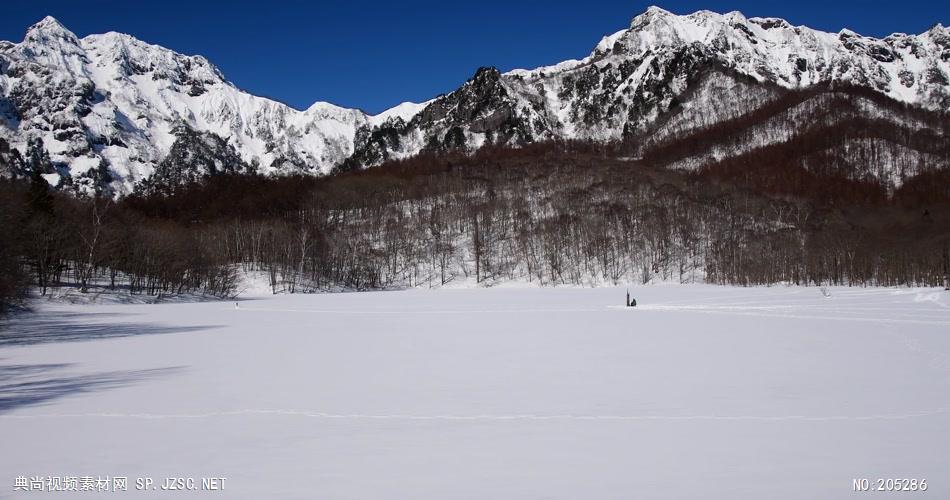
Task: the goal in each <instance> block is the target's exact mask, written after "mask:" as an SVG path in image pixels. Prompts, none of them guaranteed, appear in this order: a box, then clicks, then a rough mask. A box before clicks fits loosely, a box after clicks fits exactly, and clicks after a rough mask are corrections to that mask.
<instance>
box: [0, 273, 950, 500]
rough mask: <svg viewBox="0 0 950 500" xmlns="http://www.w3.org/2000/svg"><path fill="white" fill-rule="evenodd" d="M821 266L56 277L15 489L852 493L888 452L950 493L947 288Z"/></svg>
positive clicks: (503, 494)
mask: <svg viewBox="0 0 950 500" xmlns="http://www.w3.org/2000/svg"><path fill="white" fill-rule="evenodd" d="M829 290H830V296H829V297H825V296H823V295H822V294H821V293H820V292H819V290H818V289H815V288H798V287H773V288H732V287H715V286H706V285H688V286H680V285H659V286H647V287H631V289H630V291H631V294H632V295H633V296H634V297H635V298H636V299H637V301H638V302H639V306H638V307H636V308H624V307H622V305H621V304H622V303H623V300H624V293H625V290H624V289H623V288H596V289H584V288H556V289H538V288H532V289H528V288H525V289H518V288H504V289H474V290H473V289H458V290H445V289H443V290H436V291H430V290H409V291H398V292H375V293H339V294H318V295H279V296H267V295H260V296H254V297H247V298H245V299H243V300H240V301H239V302H238V305H239V306H238V307H236V306H235V303H234V302H204V303H169V304H134V305H116V304H111V305H63V304H51V303H41V304H38V305H37V308H38V309H37V311H36V313H35V314H31V315H21V316H18V317H16V318H14V319H13V320H12V321H10V322H9V324H8V325H6V326H5V328H4V329H3V330H0V442H2V443H3V453H0V477H2V478H3V481H4V482H5V483H6V484H5V485H4V486H3V487H2V488H3V489H2V490H0V491H2V493H0V496H7V495H11V494H12V493H11V491H12V490H11V488H12V484H13V481H14V478H15V477H16V476H20V475H23V476H33V475H43V476H45V475H60V476H62V475H69V476H84V475H91V476H99V475H103V476H104V475H111V476H127V477H129V478H132V479H130V481H133V480H134V478H137V477H151V478H155V479H156V481H161V480H162V479H163V478H165V477H195V478H200V477H208V476H217V477H226V478H227V479H226V481H225V491H224V492H223V494H222V493H221V492H217V493H211V492H194V493H193V494H191V496H192V497H204V496H208V497H212V496H216V497H217V498H239V499H240V498H254V499H258V498H281V499H292V498H332V499H367V498H373V499H388V498H393V499H404V498H413V499H430V498H431V499H443V498H455V499H468V498H470V499H485V498H518V499H521V498H549V499H561V498H563V499H577V498H597V499H608V498H617V499H628V498H647V499H653V498H662V499H682V498H704V499H735V498H772V499H795V500H798V499H802V498H822V499H839V498H854V497H855V495H857V494H856V493H853V492H852V491H851V490H852V480H853V479H854V478H871V479H872V480H873V479H874V478H878V477H880V478H903V477H907V478H911V477H913V478H925V479H927V481H928V485H929V489H928V491H927V492H925V493H906V495H912V496H914V497H915V498H918V497H919V498H946V497H947V496H948V495H950V481H948V480H950V471H948V469H947V467H946V464H947V463H950V433H947V432H946V430H947V428H948V426H950V295H948V292H945V291H942V290H936V289H884V288H830V289H829ZM130 486H131V484H130ZM159 493H161V492H159ZM12 495H13V496H12V497H10V498H19V496H17V495H16V494H12ZM77 495H81V494H77ZM864 495H867V493H864ZM882 495H887V494H886V493H882ZM32 496H36V494H33V495H32ZM59 496H60V497H63V498H67V497H69V495H68V494H60V495H59ZM139 496H146V495H144V494H142V493H141V492H135V491H131V492H129V493H127V494H126V495H124V497H130V498H137V497H139ZM152 496H154V495H152ZM23 497H24V498H26V497H30V495H23Z"/></svg>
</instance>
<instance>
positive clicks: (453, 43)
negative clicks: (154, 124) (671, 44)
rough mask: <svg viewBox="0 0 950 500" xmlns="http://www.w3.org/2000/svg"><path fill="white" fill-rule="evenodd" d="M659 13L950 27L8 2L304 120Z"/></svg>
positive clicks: (517, 9)
mask: <svg viewBox="0 0 950 500" xmlns="http://www.w3.org/2000/svg"><path fill="white" fill-rule="evenodd" d="M654 3H655V4H657V5H659V6H660V7H663V8H665V9H667V10H670V11H672V12H675V13H678V14H684V13H689V12H693V11H696V10H700V9H709V10H713V11H718V12H727V11H731V10H739V11H741V12H743V13H744V14H745V15H747V16H749V17H753V16H763V17H765V16H772V17H783V18H785V19H787V20H788V21H790V22H791V23H792V24H805V25H808V26H811V27H813V28H818V29H822V30H825V31H833V32H837V31H838V30H840V29H841V28H850V29H852V30H854V31H857V32H858V33H862V34H866V35H874V36H883V35H886V34H889V33H891V32H895V31H902V32H907V33H920V32H922V31H925V30H927V29H928V28H929V27H930V26H932V25H933V24H934V23H937V22H941V23H943V24H944V25H945V26H946V25H948V24H950V2H948V1H945V0H944V1H937V0H889V1H878V0H869V1H853V0H852V1H834V0H823V1H815V0H799V1H785V2H762V1H754V0H734V1H727V0H697V1H687V0H670V1H660V0H655V1H653V2H649V1H646V2H640V1H630V0H626V1H616V0H585V1H573V2H566V1H557V0H552V1H544V2H541V1H518V0H479V1H465V2H456V1H452V0H443V1H439V2H435V1H431V0H392V1H385V2H368V1H359V0H342V1H325V2H304V1H300V2H290V1H281V0H271V1H267V2H248V1H243V0H233V1H230V2H223V1H220V2H219V1H210V0H209V1H204V0H188V1H181V0H156V1H151V2H149V1H144V2H138V1H128V0H125V1H98V0H88V1H77V0H65V1H61V0H52V1H43V0H32V1H26V0H3V6H2V7H0V12H2V15H0V39H3V40H11V41H16V42H18V41H20V40H22V38H23V33H24V31H25V30H26V28H27V27H28V26H30V25H31V24H33V23H35V22H36V21H38V20H39V19H41V18H42V17H44V16H46V15H52V16H54V17H56V18H57V19H59V20H60V21H61V22H62V23H63V24H65V25H66V27H67V28H69V29H71V30H72V31H73V32H75V33H76V34H77V35H79V36H85V35H87V34H90V33H103V32H106V31H120V32H123V33H129V34H131V35H134V36H135V37H137V38H140V39H142V40H145V41H147V42H150V43H156V44H159V45H163V46H165V47H168V48H171V49H173V50H176V51H178V52H182V53H185V54H201V55H204V56H206V57H207V58H208V59H209V60H211V62H212V63H214V64H216V65H217V66H218V67H219V68H221V70H222V71H223V72H224V74H225V76H226V77H227V78H228V79H230V80H231V81H233V82H234V83H235V84H236V85H238V86H239V87H241V88H243V89H245V90H248V91H249V92H252V93H254V94H258V95H264V96H268V97H271V98H274V99H278V100H280V101H283V102H286V103H287V104H290V105H292V106H294V107H297V108H306V107H308V106H309V105H310V104H311V103H313V102H314V101H318V100H322V101H330V102H333V103H336V104H339V105H342V106H348V107H357V108H362V109H364V110H365V111H368V112H371V113H375V112H379V111H382V110H383V109H385V108H388V107H390V106H393V105H395V104H398V103H399V102H401V101H404V100H412V101H422V100H425V99H428V98H431V97H433V96H435V95H438V94H439V93H442V92H448V91H451V90H452V89H454V88H455V87H457V86H458V85H459V84H460V83H462V82H464V81H465V80H466V79H467V78H468V77H469V76H471V75H472V74H473V73H474V71H475V69H476V68H478V67H479V66H496V67H498V68H499V69H501V70H508V69H513V68H530V67H535V66H540V65H544V64H552V63H555V62H558V61H561V60H564V59H570V58H580V57H583V56H585V55H587V54H588V53H589V52H590V51H591V49H592V48H593V47H594V45H596V43H597V41H598V40H599V39H600V37H602V36H603V35H606V34H609V33H613V32H615V31H617V30H620V29H623V28H626V27H627V26H628V24H629V22H630V19H631V18H632V17H633V16H635V15H637V14H639V13H641V12H643V11H644V10H645V9H646V7H647V6H649V5H651V4H654Z"/></svg>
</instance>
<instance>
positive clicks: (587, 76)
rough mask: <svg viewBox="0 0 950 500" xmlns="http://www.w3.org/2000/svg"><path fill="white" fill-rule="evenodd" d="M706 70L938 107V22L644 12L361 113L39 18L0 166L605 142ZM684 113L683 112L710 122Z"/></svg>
mask: <svg viewBox="0 0 950 500" xmlns="http://www.w3.org/2000/svg"><path fill="white" fill-rule="evenodd" d="M709 70H727V71H731V72H734V73H736V74H740V75H744V76H748V77H751V78H752V79H753V80H754V81H755V82H759V83H762V84H764V85H772V86H775V87H777V88H801V87H807V86H810V85H814V84H818V83H829V82H844V83H848V84H853V85H859V86H863V87H867V88H871V89H874V90H875V91H878V92H881V93H883V94H885V95H887V96H890V97H891V98H894V99H896V100H898V101H902V102H906V103H911V104H915V105H919V106H921V107H924V108H928V109H933V110H941V111H946V110H950V84H948V82H950V76H948V75H950V31H948V29H947V28H945V27H943V26H941V25H939V24H938V25H935V26H934V27H933V28H931V29H930V30H928V31H927V32H925V33H922V34H919V35H906V34H894V35H891V36H888V37H886V38H884V39H875V38H870V37H863V36H861V35H858V34H857V33H854V32H852V31H849V30H842V31H841V32H839V33H836V34H833V33H824V32H820V31H816V30H812V29H809V28H807V27H802V26H791V25H790V24H789V23H787V22H786V21H783V20H781V19H775V18H746V17H744V16H743V15H742V14H740V13H738V12H731V13H728V14H716V13H713V12H709V11H700V12H696V13H693V14H690V15H684V16H679V15H675V14H672V13H670V12H667V11H665V10H663V9H660V8H657V7H651V8H650V9H648V10H647V11H646V12H645V13H643V14H641V15H639V16H637V17H635V18H634V19H633V21H632V22H631V24H630V27H629V28H628V29H625V30H622V31H619V32H617V33H615V34H613V35H610V36H608V37H605V38H604V39H602V40H601V41H600V43H598V44H597V45H596V47H595V48H594V50H593V52H592V53H591V54H590V55H589V56H588V57H586V58H584V59H582V60H569V61H565V62H561V63H559V64H555V65H552V66H545V67H541V68H536V69H533V70H514V71H509V72H507V73H501V72H499V71H498V70H496V69H494V68H490V67H486V68H481V69H479V70H478V71H477V72H476V74H475V76H473V77H472V79H471V80H469V81H468V82H466V83H465V84H464V85H462V86H461V87H460V88H459V89H457V90H455V91H453V92H450V93H448V94H445V95H442V96H439V97H437V98H435V99H433V100H431V101H428V102H426V103H422V104H415V103H403V104H400V105H398V106H396V107H394V108H393V109H391V110H388V111H384V112H383V113H380V114H379V115H377V116H368V115H366V114H365V113H363V112H362V111H359V110H355V109H346V108H341V107H338V106H334V105H332V104H329V103H324V102H318V103H316V104H314V105H313V106H311V107H310V108H308V109H307V110H304V111H300V110H296V109H293V108H291V107H289V106H286V105H284V104H282V103H279V102H275V101H272V100H269V99H266V98H262V97H257V96H253V95H251V94H248V93H246V92H243V91H241V90H240V89H238V88H237V87H235V86H234V85H233V84H232V83H230V82H228V81H227V80H226V79H225V78H224V76H223V75H222V74H221V72H220V71H218V70H217V68H215V67H214V66H213V65H212V64H211V63H210V62H209V61H207V60H206V59H204V58H203V57H200V56H185V55H182V54H178V53H176V52H173V51H171V50H168V49H165V48H163V47H159V46H156V45H150V44H147V43H145V42H142V41H140V40H137V39H135V38H133V37H131V36H128V35H123V34H119V33H107V34H104V35H90V36H87V37H85V38H82V39H80V38H77V37H76V36H75V35H74V34H73V33H72V32H70V31H69V30H68V29H66V28H65V27H63V26H62V25H61V24H60V23H59V22H57V21H56V20H55V19H53V18H46V19H44V20H42V21H41V22H39V23H37V24H36V25H34V26H32V27H31V28H30V29H29V30H28V32H27V34H26V37H25V38H24V40H23V41H22V42H20V43H10V42H0V141H2V142H0V170H3V169H6V170H7V172H6V175H10V174H11V173H12V174H19V175H25V174H26V173H28V172H31V171H40V172H41V173H42V174H44V175H45V176H46V178H47V180H48V181H50V182H51V183H52V184H58V185H60V186H71V187H72V188H73V189H75V190H77V191H80V192H90V191H96V190H106V191H108V190H113V191H114V192H116V193H117V194H120V195H121V194H124V193H128V192H130V191H131V190H132V189H133V188H134V187H135V186H136V185H137V184H138V183H141V182H142V181H144V180H147V179H149V178H150V177H152V176H153V174H156V173H157V174H158V175H157V179H158V180H161V181H162V182H166V183H177V182H187V181H189V180H192V179H194V178H198V177H201V176H203V175H207V174H214V173H217V172H222V171H254V172H259V173H263V174H267V175H281V174H291V173H305V174H323V173H327V172H329V171H331V170H332V169H333V168H335V167H343V168H345V169H356V168H365V167H367V166H372V165H377V164H379V163H381V162H382V161H384V160H386V159H390V158H403V157H407V156H411V155H415V154H417V153H419V152H420V151H423V150H438V149H457V148H461V149H467V150H472V149H475V148H478V147H480V146H482V145H484V144H488V143H495V144H512V145H517V144H523V143H528V142H536V141H542V140H549V139H556V138H564V139H592V140H615V139H620V138H623V137H627V136H630V135H631V134H641V133H644V132H645V131H647V130H649V129H650V128H651V127H652V126H653V125H654V124H655V123H656V122H657V119H658V118H660V117H663V116H664V115H665V114H666V113H667V111H668V110H669V109H670V108H671V107H672V106H674V105H675V104H676V103H678V99H679V97H680V96H681V95H683V94H684V92H686V91H687V90H688V89H689V87H690V85H691V84H692V83H694V81H695V77H696V75H699V74H703V73H705V72H707V71H709ZM703 100H704V99H703V96H698V97H696V96H694V99H693V101H694V102H699V103H701V102H703ZM740 104H741V103H740ZM711 107H712V105H711V106H710V108H711ZM699 108H702V106H699ZM699 108H697V107H695V106H694V109H693V114H694V115H697V116H705V117H707V119H709V118H710V117H713V118H714V117H716V116H719V115H720V114H721V113H719V112H718V110H716V111H713V110H712V109H708V110H703V109H699ZM729 113H730V111H729V110H728V109H727V110H726V111H725V114H726V115H728V114H729ZM176 143H177V144H178V147H177V148H176V147H175V145H176ZM194 146H197V148H196V147H194ZM11 148H12V150H13V151H16V154H17V155H18V156H17V157H15V158H14V157H13V156H14V155H13V154H12V153H7V150H8V149H11ZM8 157H9V158H8ZM225 160H227V161H225ZM4 165H5V166H4ZM0 173H3V172H0Z"/></svg>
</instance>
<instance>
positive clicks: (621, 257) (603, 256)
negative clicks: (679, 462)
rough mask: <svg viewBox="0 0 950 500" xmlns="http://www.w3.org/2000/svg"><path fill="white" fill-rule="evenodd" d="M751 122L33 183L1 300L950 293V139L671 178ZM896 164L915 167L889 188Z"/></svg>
mask: <svg viewBox="0 0 950 500" xmlns="http://www.w3.org/2000/svg"><path fill="white" fill-rule="evenodd" d="M859 97H861V98H866V96H863V95H862V96H859ZM789 99H792V98H789ZM795 99H799V100H801V98H800V97H795ZM831 102H832V103H833V102H834V101H831ZM770 106H772V107H774V109H775V110H778V109H781V108H782V106H778V105H775V104H774V103H773V104H770ZM842 106H844V105H842ZM785 107H787V106H785ZM845 108H846V106H845V107H842V108H841V109H845ZM771 109H772V108H769V109H768V110H766V111H769V110H771ZM838 111H840V109H839V110H838ZM757 112H758V113H765V111H761V110H759V111H757ZM769 112H770V113H771V111H769ZM832 112H835V111H834V110H832ZM765 114H768V113H765ZM912 118H914V119H916V120H932V119H933V117H932V116H930V115H921V116H920V117H912ZM754 123H756V122H754V121H750V120H746V119H736V120H732V121H730V122H728V123H722V124H718V125H715V126H710V127H705V128H702V129H699V130H697V131H696V132H694V133H693V134H692V135H690V136H689V137H685V138H681V139H680V142H679V144H678V145H677V144H674V143H671V142H668V141H667V142H664V143H662V144H659V145H656V146H655V147H654V149H652V150H650V151H647V152H646V154H644V155H642V156H641V157H640V158H638V159H631V158H629V157H627V156H626V154H627V153H626V151H628V150H629V149H630V148H629V146H628V145H602V144H590V143H580V142H577V143H545V144H535V145H528V146H525V147H521V148H516V149H512V148H503V147H491V146H489V147H486V148H483V149H481V150H479V151H478V152H476V153H473V154H461V153H452V152H441V153H426V154H422V155H420V156H418V157H415V158H412V159H408V160H402V161H396V162H390V163H388V164H386V165H384V166H382V167H379V168H373V169H369V170H364V171H358V172H352V173H346V174H340V175H335V176H331V177H326V178H301V177H291V178H277V179H273V178H263V177H258V176H253V175H243V174H229V175H220V176H214V177H208V178H206V179H204V180H203V181H202V182H198V183H194V184H189V185H186V186H180V187H177V188H176V189H174V190H170V191H167V192H164V193H162V194H152V195H148V196H146V195H137V196H130V197H127V198H124V199H122V200H119V201H113V200H108V199H80V198H75V197H72V196H66V195H62V194H57V193H53V192H50V190H49V189H48V186H46V185H45V182H44V181H43V179H42V177H41V176H39V175H35V176H34V177H33V178H32V180H31V181H30V182H19V183H16V182H12V181H10V182H5V183H3V184H0V190H2V192H0V224H2V228H3V236H2V238H0V275H2V280H0V298H2V302H3V304H4V305H5V307H8V306H9V305H11V304H15V303H16V302H17V300H18V298H19V297H22V295H23V286H24V285H25V284H27V283H30V284H32V285H33V286H35V287H36V288H37V290H38V291H39V293H47V291H48V290H49V289H50V288H52V287H64V286H65V287H72V288H74V289H76V290H78V291H80V292H87V291H89V290H91V289H100V290H101V289H112V290H124V291H127V292H128V293H131V294H140V295H150V296H157V295H162V294H181V293H196V294H209V295H215V296H228V295H231V294H233V293H234V292H235V291H236V288H235V287H236V280H237V275H238V273H239V272H240V271H242V270H243V271H253V272H260V273H262V274H263V275H265V276H267V277H268V279H269V280H270V284H271V287H272V288H273V290H274V291H275V292H278V291H287V292H304V291H316V290H327V289H340V288H346V289H372V288H382V287H415V286H426V287H438V286H443V285H446V284H448V283H451V282H455V281H460V280H466V281H469V282H471V283H477V284H483V285H490V284H493V283H497V282H500V281H508V280H522V281H528V282H532V283H537V284H538V285H557V284H598V283H608V284H613V283H631V282H635V283H647V282H651V281H657V280H663V281H676V282H699V281H705V282H711V283H722V284H740V285H756V284H774V283H782V282H787V283H794V284H838V285H869V284H875V285H929V286H946V285H947V284H948V274H950V168H948V162H947V158H948V152H950V146H948V139H947V136H946V135H945V134H944V135H939V134H937V135H934V134H933V133H931V132H926V133H917V134H914V133H909V132H908V130H907V128H902V127H900V126H895V125H893V123H890V122H886V121H882V120H871V119H867V120H863V121H862V120H858V121H853V122H850V123H849V124H847V125H839V124H835V125H834V126H821V124H820V123H819V124H817V125H815V126H813V127H806V128H803V129H801V130H800V133H799V134H798V135H796V136H795V137H793V138H792V139H790V140H787V141H783V142H778V143H775V144H766V145H764V146H761V147H756V148H752V149H749V150H748V151H745V152H742V153H741V154H737V155H732V156H727V157H725V158H722V159H718V160H716V159H712V160H705V161H704V162H703V163H702V165H701V166H700V167H699V168H694V169H688V170H681V169H671V168H667V165H668V164H669V163H670V162H672V161H675V160H676V159H677V158H681V157H683V156H687V155H691V154H695V152H696V151H701V150H703V148H708V147H709V145H710V144H716V143H721V142H724V141H728V140H730V138H731V137H733V136H734V135H735V134H737V133H739V131H741V130H746V129H748V127H750V126H752V124H754ZM927 134H930V135H927ZM895 161H903V162H905V163H906V164H907V165H909V166H907V165H905V166H904V167H902V169H899V170H898V174H897V175H888V174H885V173H882V172H884V171H885V170H887V169H890V171H893V170H894V164H893V162H895ZM888 162H890V163H888Z"/></svg>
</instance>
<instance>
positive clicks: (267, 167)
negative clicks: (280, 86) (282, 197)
mask: <svg viewBox="0 0 950 500" xmlns="http://www.w3.org/2000/svg"><path fill="white" fill-rule="evenodd" d="M417 109H418V105H414V104H411V103H406V104H403V105H400V106H397V107H396V108H394V109H392V110H389V111H387V112H385V113H382V114H381V115H379V116H376V117H373V116H369V115H367V114H365V113H363V112H362V111H360V110H356V109H347V108H342V107H339V106H335V105H333V104H329V103H325V102H318V103H316V104H314V105H313V106H311V107H310V108H308V109H307V110H305V111H300V110H296V109H294V108H291V107H289V106H287V105H285V104H282V103H280V102H276V101H273V100H270V99H266V98H263V97H257V96H254V95H251V94H249V93H247V92H244V91H242V90H240V89H238V88H237V87H235V86H234V85H233V84H232V83H230V82H228V81H227V80H225V78H224V76H223V75H222V74H221V72H220V71H218V69H217V68H216V67H215V66H214V65H212V64H211V63H210V62H208V60H206V59H205V58H203V57H200V56H185V55H182V54H178V53H176V52H173V51H171V50H168V49H165V48H163V47H159V46H157V45H150V44H147V43H144V42H142V41H139V40H137V39H135V38H133V37H131V36H128V35H123V34H120V33H106V34H104V35H90V36H87V37H85V38H81V39H80V38H77V37H76V35H74V34H73V33H72V32H70V31H69V30H68V29H66V28H65V27H63V25H62V24H60V23H59V22H58V21H57V20H55V19H53V18H52V17H47V18H45V19H43V20H42V21H40V22H39V23H37V24H35V25H33V26H32V27H30V28H29V30H28V31H27V33H26V36H25V38H24V40H23V41H22V42H21V43H18V44H14V43H9V42H0V140H5V141H6V142H7V143H8V145H9V147H10V148H11V149H13V150H17V151H19V153H20V155H21V157H23V159H24V160H23V163H25V164H30V163H31V158H33V159H35V158H40V161H32V163H34V164H36V163H38V164H39V165H38V167H39V168H40V169H42V170H43V171H44V172H43V173H44V174H46V177H47V180H48V181H50V183H51V184H53V185H57V184H66V185H72V186H73V187H75V188H76V189H77V190H79V191H93V190H96V189H100V188H103V187H109V188H112V189H114V190H115V191H116V193H117V194H124V193H128V192H130V191H131V190H132V189H133V188H134V186H135V184H136V183H138V182H140V181H142V180H145V179H148V178H149V177H151V176H152V175H153V174H155V173H163V174H166V175H170V176H173V174H174V173H175V172H177V171H180V170H185V171H189V176H190V177H193V176H196V175H198V176H200V175H201V174H203V173H209V172H213V171H216V170H240V169H251V170H255V171H258V172H261V173H264V174H287V173H299V172H303V173H314V174H318V173H326V172H327V171H328V170H329V169H330V168H331V167H332V166H333V165H335V164H337V163H339V162H341V161H342V160H343V159H345V158H347V157H348V156H349V155H350V154H351V153H352V150H353V142H354V137H355V134H356V130H357V128H359V127H361V126H372V125H373V124H376V123H380V122H382V121H385V120H386V119H389V118H400V119H405V118H408V117H409V116H410V115H411V114H412V113H413V112H415V111H416V110H417ZM196 138H200V139H201V140H196ZM199 144H200V146H201V147H197V148H196V147H192V145H199ZM46 157H48V161H44V160H43V159H44V158H46ZM236 160H237V163H235V161H236ZM29 167H30V165H28V166H27V168H29Z"/></svg>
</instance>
